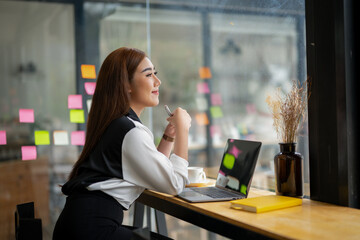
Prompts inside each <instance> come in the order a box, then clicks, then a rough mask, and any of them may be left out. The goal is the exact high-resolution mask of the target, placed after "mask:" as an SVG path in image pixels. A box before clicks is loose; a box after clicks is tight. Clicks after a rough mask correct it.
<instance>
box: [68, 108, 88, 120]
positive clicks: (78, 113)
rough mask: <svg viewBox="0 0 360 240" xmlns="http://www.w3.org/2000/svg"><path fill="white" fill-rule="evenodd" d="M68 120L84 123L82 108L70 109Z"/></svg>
mask: <svg viewBox="0 0 360 240" xmlns="http://www.w3.org/2000/svg"><path fill="white" fill-rule="evenodd" d="M70 122H72V123H84V122H85V116H84V110H79V109H71V110H70Z"/></svg>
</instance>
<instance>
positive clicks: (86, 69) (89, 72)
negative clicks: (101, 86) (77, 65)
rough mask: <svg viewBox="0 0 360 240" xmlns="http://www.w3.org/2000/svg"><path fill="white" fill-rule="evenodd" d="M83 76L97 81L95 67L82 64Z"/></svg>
mask: <svg viewBox="0 0 360 240" xmlns="http://www.w3.org/2000/svg"><path fill="white" fill-rule="evenodd" d="M81 76H82V78H86V79H96V72H95V65H88V64H82V65H81Z"/></svg>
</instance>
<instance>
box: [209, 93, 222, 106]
mask: <svg viewBox="0 0 360 240" xmlns="http://www.w3.org/2000/svg"><path fill="white" fill-rule="evenodd" d="M211 104H212V105H214V106H219V105H221V104H222V100H221V95H220V94H219V93H213V94H211Z"/></svg>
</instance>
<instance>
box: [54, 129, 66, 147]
mask: <svg viewBox="0 0 360 240" xmlns="http://www.w3.org/2000/svg"><path fill="white" fill-rule="evenodd" d="M53 140H54V145H69V134H68V132H67V131H54V132H53Z"/></svg>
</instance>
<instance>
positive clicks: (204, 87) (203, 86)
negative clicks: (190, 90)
mask: <svg viewBox="0 0 360 240" xmlns="http://www.w3.org/2000/svg"><path fill="white" fill-rule="evenodd" d="M197 91H198V93H210V89H209V84H208V83H207V82H201V83H198V84H197Z"/></svg>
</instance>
